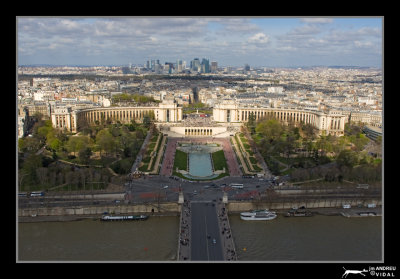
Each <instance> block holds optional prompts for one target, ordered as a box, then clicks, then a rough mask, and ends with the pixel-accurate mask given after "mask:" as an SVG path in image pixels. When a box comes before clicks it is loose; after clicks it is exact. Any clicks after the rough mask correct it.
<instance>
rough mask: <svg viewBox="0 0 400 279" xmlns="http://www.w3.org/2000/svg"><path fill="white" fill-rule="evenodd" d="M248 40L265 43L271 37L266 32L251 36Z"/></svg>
mask: <svg viewBox="0 0 400 279" xmlns="http://www.w3.org/2000/svg"><path fill="white" fill-rule="evenodd" d="M247 41H248V42H249V43H257V44H265V43H268V42H269V38H268V36H267V35H265V34H264V33H257V34H254V35H253V36H251V37H250V38H249V39H248V40H247Z"/></svg>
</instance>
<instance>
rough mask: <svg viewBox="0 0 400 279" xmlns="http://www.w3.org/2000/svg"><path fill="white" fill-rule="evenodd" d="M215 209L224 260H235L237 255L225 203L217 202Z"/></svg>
mask: <svg viewBox="0 0 400 279" xmlns="http://www.w3.org/2000/svg"><path fill="white" fill-rule="evenodd" d="M216 209H217V214H218V223H219V227H220V232H221V241H222V249H223V250H224V258H225V261H236V260H237V255H236V249H235V243H234V241H233V237H232V231H231V226H230V224H229V218H228V212H227V210H226V207H225V204H224V203H222V202H219V203H217V206H216Z"/></svg>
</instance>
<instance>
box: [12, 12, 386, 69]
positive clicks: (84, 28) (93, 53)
mask: <svg viewBox="0 0 400 279" xmlns="http://www.w3.org/2000/svg"><path fill="white" fill-rule="evenodd" d="M382 37H383V18H382V17H360V18H351V17H323V18H319V17H310V18H306V17H301V18H295V17H269V18H264V17H102V18H97V17H17V62H18V65H36V64H48V65H86V66H99V65H129V64H130V63H131V64H132V65H144V64H145V63H146V61H147V60H153V59H159V60H160V63H161V64H164V63H165V62H172V63H176V61H177V60H178V59H180V60H184V61H186V65H190V61H191V60H193V59H194V58H199V59H200V61H201V59H202V58H206V59H209V60H210V62H211V61H217V62H218V66H219V67H224V66H233V67H243V66H244V65H245V64H249V65H250V67H252V68H253V67H301V66H361V67H379V68H380V67H381V66H382V55H383V54H382Z"/></svg>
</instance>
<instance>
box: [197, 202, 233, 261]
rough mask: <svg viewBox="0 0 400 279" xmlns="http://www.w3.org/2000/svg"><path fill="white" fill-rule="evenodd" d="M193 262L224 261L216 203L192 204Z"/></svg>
mask: <svg viewBox="0 0 400 279" xmlns="http://www.w3.org/2000/svg"><path fill="white" fill-rule="evenodd" d="M191 227H192V228H191V255H190V259H191V260H192V261H224V260H225V258H224V252H223V249H222V242H221V237H220V228H219V223H218V218H217V211H216V207H215V203H213V202H192V203H191Z"/></svg>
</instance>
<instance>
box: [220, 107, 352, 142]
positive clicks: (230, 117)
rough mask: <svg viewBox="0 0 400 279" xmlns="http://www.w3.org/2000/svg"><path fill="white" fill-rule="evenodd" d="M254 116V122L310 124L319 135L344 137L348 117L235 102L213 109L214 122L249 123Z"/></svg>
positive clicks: (333, 113)
mask: <svg viewBox="0 0 400 279" xmlns="http://www.w3.org/2000/svg"><path fill="white" fill-rule="evenodd" d="M251 116H253V117H254V120H256V121H257V120H259V119H262V118H267V117H271V118H275V119H278V120H279V121H281V122H284V123H288V122H294V123H295V124H296V123H301V122H302V123H308V124H311V125H313V126H314V127H315V128H317V129H318V131H319V134H326V135H328V134H331V135H336V136H342V135H344V124H345V122H346V116H345V115H343V114H342V113H341V112H339V111H329V112H322V111H312V110H304V109H286V108H270V107H267V108H265V107H244V106H240V105H238V104H237V103H234V102H227V103H220V104H217V105H216V106H215V107H214V109H213V117H214V121H218V122H247V121H249V118H250V117H251Z"/></svg>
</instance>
